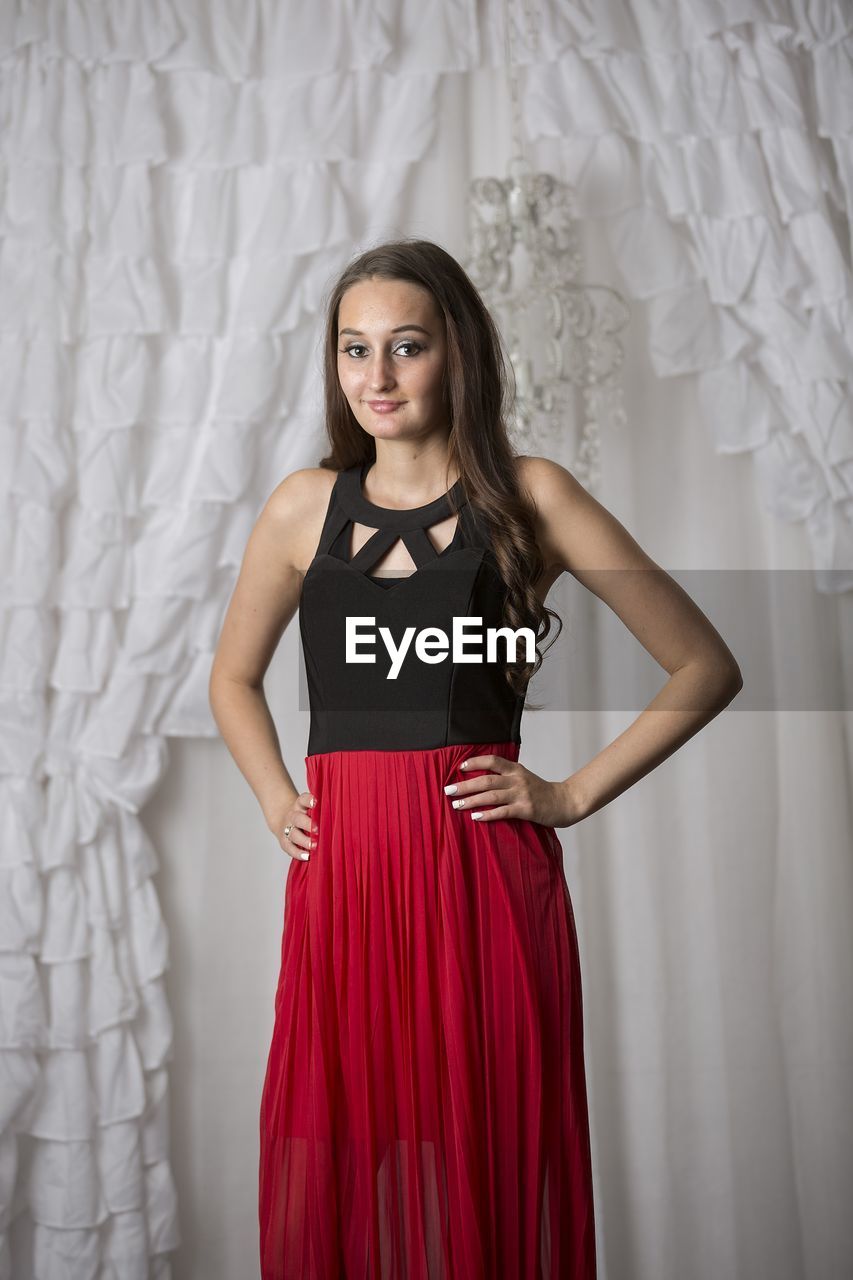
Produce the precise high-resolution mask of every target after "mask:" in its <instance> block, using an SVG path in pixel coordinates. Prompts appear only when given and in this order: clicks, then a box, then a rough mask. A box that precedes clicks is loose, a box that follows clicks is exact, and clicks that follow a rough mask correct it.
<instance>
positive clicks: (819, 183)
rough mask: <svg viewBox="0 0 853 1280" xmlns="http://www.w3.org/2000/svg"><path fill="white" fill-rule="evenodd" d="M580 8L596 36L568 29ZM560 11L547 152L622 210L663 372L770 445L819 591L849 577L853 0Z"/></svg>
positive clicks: (721, 439) (555, 17)
mask: <svg viewBox="0 0 853 1280" xmlns="http://www.w3.org/2000/svg"><path fill="white" fill-rule="evenodd" d="M581 12H583V13H584V15H585V16H586V17H587V18H588V19H589V26H588V27H587V29H586V31H585V33H584V37H583V38H582V39H581V40H578V41H576V42H575V44H574V47H571V48H567V47H565V46H563V47H561V44H560V41H561V35H560V33H561V32H565V31H566V30H567V28H568V27H571V29H572V30H573V31H577V27H578V22H577V19H578V15H579V13H581ZM541 16H542V28H543V29H542V31H541V35H540V42H539V44H540V49H541V60H540V61H538V62H537V63H536V64H535V65H534V63H533V62H532V57H533V55H532V53H530V52H529V51H528V54H527V57H528V59H530V61H529V62H528V65H526V66H524V67H523V68H522V72H521V74H522V77H523V107H524V120H525V124H526V128H527V131H528V133H529V136H530V137H531V139H533V140H534V141H535V142H536V143H537V144H538V148H539V149H537V152H536V154H537V158H538V161H539V164H540V167H550V168H553V169H555V171H557V172H559V173H561V176H562V177H563V178H564V179H565V180H566V181H567V182H569V183H570V184H571V185H572V187H573V188H574V193H575V205H576V209H577V213H578V216H579V217H580V218H586V219H591V220H592V219H594V220H596V222H597V223H598V224H599V225H600V226H601V227H602V228H603V230H604V234H605V236H606V238H607V242H608V244H609V246H610V248H611V250H612V253H613V258H614V260H615V262H616V264H617V265H618V268H619V270H620V272H621V277H622V278H621V280H616V281H614V283H615V284H616V286H617V287H619V288H620V289H622V291H623V292H624V293H625V294H626V295H627V296H628V297H630V298H632V299H635V300H639V301H640V302H642V303H644V304H645V309H646V317H647V321H648V332H649V355H650V358H651V363H652V365H653V367H654V369H655V372H656V373H657V374H658V376H659V377H666V378H669V377H679V376H685V375H687V376H693V377H694V378H695V380H696V386H697V392H698V399H699V404H700V409H701V413H702V418H703V423H704V427H705V429H706V430H707V431H708V432H709V434H710V437H711V439H712V440H713V443H714V447H715V449H716V450H717V452H720V453H738V452H749V453H750V454H752V456H753V459H754V463H755V480H756V486H757V496H758V500H759V501H760V502H761V504H762V506H763V507H764V508H765V509H766V510H768V511H770V512H772V513H773V514H774V515H775V516H777V517H778V518H779V519H781V520H784V521H787V522H795V521H796V522H803V524H804V527H805V530H806V533H807V536H808V538H809V543H810V547H811V552H812V562H813V565H814V567H815V571H816V572H815V577H816V585H817V587H818V589H819V590H823V591H842V590H849V589H850V588H851V587H853V400H851V395H850V381H851V375H853V343H851V334H853V308H851V273H850V261H851V236H850V225H851V218H850V214H851V208H853V140H851V130H853V9H851V8H850V6H847V5H837V4H834V3H831V2H830V0H825V2H823V3H803V4H799V3H797V4H791V3H779V2H777V0H763V2H762V3H752V2H741V3H730V4H722V5H719V4H713V5H711V4H702V3H691V4H689V5H688V4H686V3H682V4H673V5H666V6H657V5H651V4H631V5H611V4H604V5H595V6H594V8H593V6H592V5H588V6H584V5H580V6H578V5H575V4H572V5H571V6H568V5H564V4H561V3H557V4H555V5H548V6H545V8H544V12H543V14H542V15H541ZM549 155H550V158H551V160H552V163H550V164H549V163H548V157H549ZM543 162H544V163H543Z"/></svg>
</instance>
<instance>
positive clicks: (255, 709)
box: [208, 469, 317, 835]
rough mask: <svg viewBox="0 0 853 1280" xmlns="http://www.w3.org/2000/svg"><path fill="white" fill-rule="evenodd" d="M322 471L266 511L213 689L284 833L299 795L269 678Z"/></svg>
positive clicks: (230, 738)
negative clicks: (286, 819) (266, 681)
mask: <svg viewBox="0 0 853 1280" xmlns="http://www.w3.org/2000/svg"><path fill="white" fill-rule="evenodd" d="M315 476H316V472H315V471H312V470H309V469H303V470H299V471H294V472H293V473H292V474H291V475H289V476H287V477H286V479H284V480H283V481H282V482H281V484H280V485H278V487H277V488H276V489H275V490H274V491H273V493H272V494H271V495H270V497H269V499H268V500H267V503H266V505H265V507H264V509H263V511H262V512H261V514H260V516H259V517H258V520H257V523H256V524H255V527H254V529H253V530H252V533H251V536H250V538H249V541H248V543H247V544H246V551H245V553H244V556H243V563H242V566H241V569H240V575H239V577H238V579H237V584H236V586H235V588H234V592H233V594H232V596H231V600H230V602H229V605H228V610H227V612H226V615H225V620H224V622H223V625H222V631H221V633H220V637H219V642H218V644H217V648H216V653H215V654H214V658H213V667H212V669H211V673H210V683H209V687H208V696H209V700H210V708H211V711H212V712H213V717H214V719H215V720H216V723H217V725H218V726H219V731H220V733H221V734H222V737H223V739H224V740H225V744H226V746H227V747H228V750H229V751H230V752H231V755H232V756H233V757H234V760H235V761H236V763H237V766H238V768H239V769H240V772H241V773H242V774H243V776H244V778H245V779H246V781H247V782H248V784H249V786H250V787H251V788H252V791H253V792H254V793H255V796H256V797H257V800H258V803H259V804H260V806H261V809H262V810H263V813H264V818H265V819H266V822H267V826H268V827H269V828H270V830H271V831H272V832H274V834H276V835H279V834H280V828H281V825H282V824H281V821H280V820H281V818H282V815H284V814H285V813H287V811H288V810H289V809H290V808H291V806H292V805H293V803H294V801H295V799H296V797H297V795H298V794H299V793H298V792H297V790H296V787H295V786H294V784H293V779H292V778H291V776H290V774H289V773H288V771H287V769H286V767H285V764H284V760H283V759H282V755H281V747H280V745H279V740H278V734H277V733H276V729H275V724H274V723H273V718H272V715H271V713H270V709H269V706H268V704H267V700H266V697H265V695H264V687H263V681H264V676H265V674H266V670H267V668H268V666H269V664H270V661H271V660H272V656H273V654H274V653H275V650H276V647H277V645H278V642H279V640H280V639H281V637H282V635H283V633H284V631H285V629H286V627H287V625H288V623H289V622H290V620H291V618H292V617H293V615H294V613H295V612H296V610H297V608H298V606H299V598H300V594H301V591H302V578H303V570H302V569H300V567H299V566H300V565H301V564H302V563H303V559H302V557H303V555H304V539H305V537H306V529H308V530H309V531H310V530H311V528H312V526H313V524H315V523H316V518H317V487H316V483H315Z"/></svg>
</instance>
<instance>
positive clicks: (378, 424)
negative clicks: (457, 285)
mask: <svg viewBox="0 0 853 1280" xmlns="http://www.w3.org/2000/svg"><path fill="white" fill-rule="evenodd" d="M445 358H446V340H445V326H444V316H443V315H442V313H441V311H440V310H439V308H438V306H437V305H436V302H435V299H434V298H433V296H432V294H431V293H429V291H428V290H426V289H423V288H421V287H420V286H419V285H416V284H412V283H411V282H410V281H408V280H380V279H373V280H361V281H359V282H358V283H357V284H354V285H351V286H350V287H349V289H347V291H346V293H345V294H344V295H343V297H342V298H341V303H340V307H339V308H338V377H339V378H340V383H341V388H342V390H343V393H344V395H345V396H346V398H347V400H348V401H349V405H350V408H351V409H352V411H353V413H354V414H355V418H356V421H357V422H358V423H359V424H360V426H362V427H363V428H364V430H365V431H367V432H368V433H369V434H370V435H372V436H374V437H375V438H376V439H394V440H420V441H422V440H423V439H424V438H425V437H427V436H429V435H431V434H433V433H434V432H440V433H441V434H442V435H444V436H446V435H447V434H448V433H449V424H448V422H447V415H446V412H445V410H444V405H443V403H442V392H441V381H442V375H443V373H444V364H445ZM381 401H385V402H391V403H392V404H393V405H394V407H393V408H392V409H390V410H388V411H385V412H383V411H382V410H381V407H380V405H379V404H377V403H376V402H381ZM371 402H374V403H373V404H371Z"/></svg>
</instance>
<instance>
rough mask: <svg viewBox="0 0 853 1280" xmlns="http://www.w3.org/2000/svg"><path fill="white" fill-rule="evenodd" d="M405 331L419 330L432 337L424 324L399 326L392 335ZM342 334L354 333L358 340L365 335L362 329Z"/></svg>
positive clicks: (340, 330) (348, 330) (339, 332)
mask: <svg viewBox="0 0 853 1280" xmlns="http://www.w3.org/2000/svg"><path fill="white" fill-rule="evenodd" d="M404 329H417V330H418V332H419V333H425V334H426V336H427V337H429V336H430V332H429V329H425V328H424V327H423V325H422V324H398V325H397V327H396V329H392V330H391V332H392V333H402V332H403V330H404ZM342 333H353V334H355V336H356V337H357V338H363V337H364V336H365V335H364V333H363V332H362V330H361V329H339V330H338V335H339V336H340V334H342Z"/></svg>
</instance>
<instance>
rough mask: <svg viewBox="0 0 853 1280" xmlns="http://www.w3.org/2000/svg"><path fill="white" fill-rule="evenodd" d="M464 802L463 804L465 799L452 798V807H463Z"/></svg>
mask: <svg viewBox="0 0 853 1280" xmlns="http://www.w3.org/2000/svg"><path fill="white" fill-rule="evenodd" d="M464 804H465V801H464V800H454V801H453V808H454V809H461V808H463V807H464Z"/></svg>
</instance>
